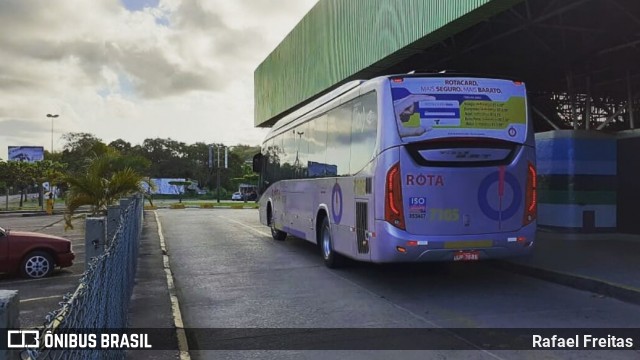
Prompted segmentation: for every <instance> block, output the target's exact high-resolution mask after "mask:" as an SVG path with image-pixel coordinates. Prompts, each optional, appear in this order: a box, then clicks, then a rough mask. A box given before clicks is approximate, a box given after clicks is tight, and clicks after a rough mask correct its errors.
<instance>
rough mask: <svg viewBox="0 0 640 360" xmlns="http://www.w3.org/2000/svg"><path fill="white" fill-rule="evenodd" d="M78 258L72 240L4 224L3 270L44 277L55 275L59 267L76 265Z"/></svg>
mask: <svg viewBox="0 0 640 360" xmlns="http://www.w3.org/2000/svg"><path fill="white" fill-rule="evenodd" d="M74 258H75V254H74V253H73V250H72V248H71V241H70V240H68V239H65V238H62V237H59V236H53V235H47V234H40V233H35V232H27V231H15V230H5V229H3V228H1V227H0V272H4V273H20V274H21V275H22V276H24V277H27V278H42V277H45V276H49V275H51V273H52V272H53V269H54V268H55V267H56V266H58V267H61V268H63V267H69V266H71V265H73V259H74Z"/></svg>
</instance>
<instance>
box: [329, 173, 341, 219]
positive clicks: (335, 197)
mask: <svg viewBox="0 0 640 360" xmlns="http://www.w3.org/2000/svg"><path fill="white" fill-rule="evenodd" d="M342 208H343V206H342V189H340V185H339V184H338V183H337V182H336V184H335V185H333V191H332V192H331V215H333V221H334V222H335V223H336V224H339V223H340V220H342Z"/></svg>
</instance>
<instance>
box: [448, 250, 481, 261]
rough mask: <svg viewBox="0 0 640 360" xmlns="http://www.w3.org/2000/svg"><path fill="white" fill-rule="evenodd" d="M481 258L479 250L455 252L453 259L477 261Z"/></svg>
mask: <svg viewBox="0 0 640 360" xmlns="http://www.w3.org/2000/svg"><path fill="white" fill-rule="evenodd" d="M479 258H480V253H478V252H477V251H458V252H457V253H455V254H453V261H476V260H478V259H479Z"/></svg>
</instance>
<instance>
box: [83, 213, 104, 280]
mask: <svg viewBox="0 0 640 360" xmlns="http://www.w3.org/2000/svg"><path fill="white" fill-rule="evenodd" d="M106 222H107V221H106V218H105V217H104V216H99V217H88V218H87V220H86V223H85V230H84V231H85V232H84V234H85V235H84V245H85V246H84V251H85V261H84V268H85V270H87V269H88V268H89V264H90V263H91V259H92V258H94V257H98V256H100V255H102V254H104V247H105V238H106V236H107V233H106V230H107V229H106Z"/></svg>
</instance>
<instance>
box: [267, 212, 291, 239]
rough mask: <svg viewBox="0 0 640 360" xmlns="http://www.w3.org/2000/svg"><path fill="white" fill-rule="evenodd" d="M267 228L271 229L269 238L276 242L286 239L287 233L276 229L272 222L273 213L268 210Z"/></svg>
mask: <svg viewBox="0 0 640 360" xmlns="http://www.w3.org/2000/svg"><path fill="white" fill-rule="evenodd" d="M269 210H270V211H269V227H270V228H271V236H272V237H273V238H274V239H275V240H278V241H282V240H284V239H286V238H287V233H286V232H284V231H280V230H278V229H276V223H275V221H273V211H271V209H269Z"/></svg>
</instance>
